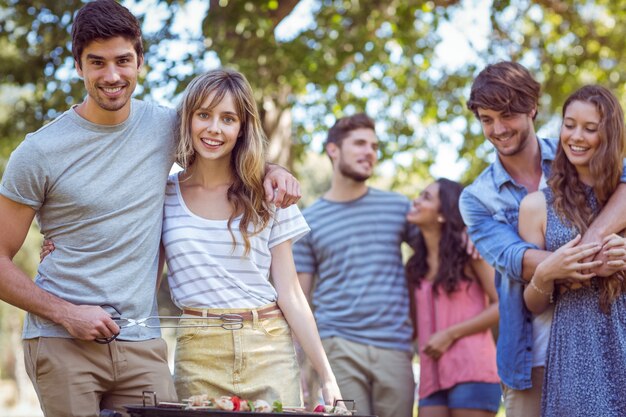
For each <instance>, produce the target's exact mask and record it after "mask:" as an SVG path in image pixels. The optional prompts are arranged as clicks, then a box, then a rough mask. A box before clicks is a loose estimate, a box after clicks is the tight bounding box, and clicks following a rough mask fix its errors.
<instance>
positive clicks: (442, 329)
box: [406, 179, 501, 417]
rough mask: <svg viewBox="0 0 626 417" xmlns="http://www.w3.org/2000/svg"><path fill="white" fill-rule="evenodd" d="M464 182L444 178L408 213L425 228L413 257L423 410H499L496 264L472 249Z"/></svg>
mask: <svg viewBox="0 0 626 417" xmlns="http://www.w3.org/2000/svg"><path fill="white" fill-rule="evenodd" d="M461 190H462V186H461V185H460V184H458V183H456V182H454V181H450V180H447V179H439V180H437V181H436V182H434V183H432V184H430V185H429V186H428V187H426V189H425V190H424V191H422V193H421V194H420V196H419V197H418V198H417V199H415V201H414V202H413V207H412V209H411V210H410V211H409V213H408V214H407V220H408V221H409V222H411V223H414V224H416V225H417V226H419V228H420V230H421V234H420V237H419V239H417V241H416V242H415V244H414V246H413V248H414V249H415V254H414V255H413V256H412V257H411V259H410V260H409V262H408V263H407V267H406V269H407V279H408V281H409V288H410V289H411V298H412V299H411V301H412V307H413V315H414V317H413V319H414V323H415V325H416V329H415V330H416V335H417V341H418V346H419V355H420V383H419V398H420V400H419V411H418V414H419V416H420V417H444V416H450V417H456V416H459V417H460V416H466V417H474V416H475V417H479V416H480V417H482V416H484V417H487V416H495V414H496V412H497V411H498V408H499V405H500V395H501V393H500V384H499V379H498V375H497V370H496V348H495V343H494V340H493V336H492V334H491V331H490V329H491V327H493V326H494V325H495V324H496V323H497V322H498V301H497V295H496V289H495V285H494V271H493V269H492V268H491V267H490V266H489V265H488V264H487V262H485V260H484V259H476V260H474V259H471V258H470V256H469V255H468V254H467V251H466V250H465V247H466V245H465V239H466V237H465V236H466V235H465V231H464V230H465V225H464V224H463V220H462V219H461V214H460V213H459V207H458V199H459V196H460V194H461Z"/></svg>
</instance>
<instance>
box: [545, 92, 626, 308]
mask: <svg viewBox="0 0 626 417" xmlns="http://www.w3.org/2000/svg"><path fill="white" fill-rule="evenodd" d="M575 101H581V102H585V103H590V104H592V105H593V106H594V107H595V108H596V110H597V111H598V113H599V114H600V124H599V126H598V136H599V138H600V143H599V144H598V148H597V149H596V151H595V153H594V154H593V156H592V157H591V159H590V161H589V171H590V173H591V176H592V177H593V178H594V179H595V185H594V187H593V192H594V194H595V196H596V198H597V200H598V203H599V205H600V207H603V206H604V205H605V204H606V202H607V201H608V200H609V197H611V194H613V192H614V191H615V189H616V188H617V186H618V185H619V183H620V177H621V174H622V170H623V162H622V161H623V159H622V158H623V156H624V112H623V110H622V107H621V106H620V104H619V101H618V100H617V98H616V97H615V96H614V95H613V93H611V92H610V91H609V90H608V89H606V88H604V87H602V86H598V85H586V86H584V87H582V88H580V89H578V90H577V91H575V92H574V93H573V94H572V95H571V96H569V97H568V98H567V100H566V101H565V104H564V105H563V118H565V112H566V110H567V107H568V106H569V105H570V104H572V103H573V102H575ZM548 186H549V187H550V188H551V189H552V192H553V194H554V209H555V211H556V213H557V214H558V215H559V217H561V218H562V219H565V220H568V221H569V222H570V223H571V224H572V225H573V226H575V227H576V229H578V231H580V233H581V234H582V233H585V231H586V230H587V228H588V227H589V225H590V224H591V222H592V221H593V220H594V219H595V217H596V216H597V213H593V212H592V211H591V207H590V206H589V204H588V202H587V199H586V193H585V188H584V184H583V183H582V182H581V181H580V179H579V178H578V172H577V171H576V168H575V167H574V165H572V163H571V162H570V161H569V160H568V159H567V155H566V154H565V151H564V150H563V145H562V144H561V142H560V141H559V145H558V147H557V152H556V156H555V158H554V162H553V163H552V172H551V174H550V178H549V179H548ZM599 285H600V307H601V309H602V310H603V311H605V312H607V311H608V309H609V306H610V304H611V303H612V302H613V301H614V300H615V299H616V298H617V297H618V296H619V295H620V294H621V293H622V292H624V290H625V289H626V287H625V281H624V273H623V272H621V271H620V272H617V273H615V274H614V275H611V276H610V277H607V278H602V279H601V280H599Z"/></svg>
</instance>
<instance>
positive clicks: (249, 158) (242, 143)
mask: <svg viewBox="0 0 626 417" xmlns="http://www.w3.org/2000/svg"><path fill="white" fill-rule="evenodd" d="M211 94H213V98H212V99H211V103H210V104H209V109H212V108H213V107H215V106H216V105H217V104H218V103H219V102H220V101H222V99H224V97H225V96H226V95H227V94H230V95H231V97H232V100H233V102H234V104H235V109H236V111H237V116H238V117H239V120H240V121H241V128H240V131H239V136H238V138H237V142H236V144H235V147H234V148H233V151H232V155H231V167H232V170H233V172H234V180H233V183H232V184H231V186H230V187H229V188H228V192H227V198H228V201H229V202H230V203H231V204H232V206H233V211H232V213H231V215H230V217H229V219H228V230H229V231H230V234H231V236H232V239H233V245H235V244H236V238H235V235H234V233H233V231H232V229H231V225H232V222H233V220H234V219H235V218H236V217H237V216H238V215H239V214H241V221H240V223H239V232H240V233H241V236H242V237H243V240H244V247H245V249H244V253H245V254H247V253H249V251H250V237H251V236H253V235H255V234H257V233H259V232H260V231H261V230H263V229H264V228H265V227H266V226H267V224H268V223H269V220H270V216H271V212H270V208H269V205H268V203H267V202H266V201H265V190H264V188H263V177H264V174H265V148H266V144H267V137H266V136H265V133H264V132H263V128H262V127H261V120H260V117H259V111H258V109H257V105H256V101H255V100H254V95H253V93H252V88H251V87H250V84H249V83H248V80H247V79H246V77H244V76H243V74H241V73H239V72H237V71H234V70H232V69H226V68H221V69H215V70H212V71H209V72H207V73H205V74H202V75H199V76H198V77H196V78H194V79H193V80H192V81H191V82H190V83H189V85H188V86H187V88H186V89H185V92H184V93H183V97H182V100H181V102H180V104H179V105H178V108H177V112H178V123H179V125H178V129H177V132H178V147H177V150H176V162H178V164H179V165H180V166H182V167H183V168H185V169H187V168H189V167H191V166H192V165H193V163H194V161H195V157H196V155H195V151H194V149H193V139H192V135H191V120H192V118H193V115H194V113H195V112H196V110H198V109H199V108H200V107H202V105H203V103H204V102H205V101H206V99H207V97H209V96H210V95H211ZM250 226H252V227H250Z"/></svg>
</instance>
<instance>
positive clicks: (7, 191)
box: [0, 100, 176, 340]
mask: <svg viewBox="0 0 626 417" xmlns="http://www.w3.org/2000/svg"><path fill="white" fill-rule="evenodd" d="M175 121H176V113H175V111H174V110H173V109H169V108H165V107H161V106H157V105H155V104H151V103H145V102H142V101H139V100H132V102H131V113H130V116H129V118H128V119H127V120H126V121H124V122H123V123H121V124H119V125H115V126H103V125H97V124H94V123H91V122H89V121H87V120H85V119H83V118H82V117H80V116H79V115H78V114H77V113H76V111H75V110H74V109H69V110H68V111H66V112H65V113H63V114H62V115H61V116H59V117H58V118H56V119H55V120H54V121H52V122H50V123H49V124H47V125H46V126H44V127H42V128H41V129H39V130H38V131H36V132H34V133H31V134H29V135H27V136H26V139H25V140H24V141H23V142H22V143H21V144H20V146H18V148H17V149H16V150H15V151H14V152H13V153H12V154H11V158H10V159H9V163H8V165H7V168H6V171H5V173H4V176H3V177H2V181H1V183H0V194H2V195H3V196H5V197H7V198H9V199H11V200H13V201H16V202H18V203H21V204H25V205H27V206H29V207H32V208H33V209H35V210H36V212H37V213H36V218H37V222H38V223H39V226H40V228H41V232H42V234H43V235H44V236H45V237H46V238H48V239H52V240H53V241H54V242H55V246H56V250H55V251H54V252H53V253H52V254H50V255H49V256H47V257H46V258H45V259H44V260H43V262H42V263H41V265H40V266H39V269H38V272H37V275H36V277H35V283H36V284H37V285H38V286H39V287H41V288H42V289H44V290H46V291H48V292H50V293H52V294H54V295H56V296H58V297H60V298H63V299H65V300H67V301H69V302H71V303H74V304H88V305H105V304H109V305H112V306H114V307H115V308H117V309H118V310H119V311H120V312H121V313H122V315H123V316H125V317H128V318H142V317H146V316H149V315H153V314H156V313H157V306H156V297H155V282H156V274H157V264H158V247H159V239H160V236H161V216H162V210H163V199H164V195H165V184H166V181H167V176H168V172H169V170H170V168H171V166H172V163H173V155H174V146H175V145H174V128H175ZM159 335H160V332H159V330H158V329H145V328H142V327H138V326H135V327H132V328H129V329H127V330H123V331H122V333H121V335H120V339H124V340H144V339H149V338H154V337H159ZM39 336H44V337H70V335H69V334H68V333H67V332H66V331H65V329H64V328H63V327H62V326H59V325H56V324H54V323H52V322H50V321H48V320H45V319H43V318H40V317H38V316H35V315H33V314H28V316H27V318H26V321H25V323H24V333H23V337H24V338H25V339H30V338H34V337H39Z"/></svg>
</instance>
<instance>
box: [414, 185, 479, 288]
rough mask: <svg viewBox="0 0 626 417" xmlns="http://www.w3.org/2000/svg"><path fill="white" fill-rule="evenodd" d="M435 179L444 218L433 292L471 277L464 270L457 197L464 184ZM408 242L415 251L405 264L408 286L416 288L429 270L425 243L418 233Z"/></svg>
mask: <svg viewBox="0 0 626 417" xmlns="http://www.w3.org/2000/svg"><path fill="white" fill-rule="evenodd" d="M436 182H437V184H439V202H440V208H439V212H440V213H441V215H442V216H443V218H444V219H445V222H444V223H443V224H442V230H441V241H440V242H439V269H438V271H437V273H436V275H435V280H434V283H433V289H434V291H435V293H438V291H439V289H443V291H445V292H446V293H448V294H449V293H451V292H453V291H455V290H456V289H457V287H458V284H459V282H460V281H471V280H472V279H471V278H470V277H468V276H467V275H466V274H465V273H464V268H465V265H466V264H467V262H468V261H469V255H468V254H467V251H466V250H465V246H466V245H465V238H464V234H465V224H464V223H463V218H462V217H461V213H460V211H459V197H460V195H461V191H463V186H462V185H461V184H459V183H458V182H455V181H451V180H448V179H445V178H440V179H438V180H437V181H436ZM411 246H412V247H413V249H414V250H415V253H414V254H413V256H411V258H410V259H409V260H408V262H407V264H406V277H407V280H408V283H409V285H410V286H414V287H415V286H416V287H418V288H419V286H420V285H421V282H422V281H423V280H424V277H425V276H426V274H427V273H428V272H429V271H430V267H429V266H428V262H427V255H428V253H427V250H426V244H425V242H424V238H423V237H422V235H421V234H420V235H419V236H418V237H417V239H416V240H415V242H413V244H412V245H411Z"/></svg>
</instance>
